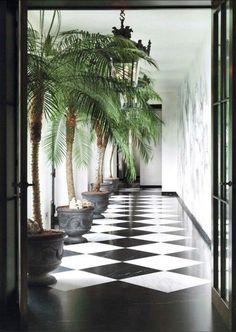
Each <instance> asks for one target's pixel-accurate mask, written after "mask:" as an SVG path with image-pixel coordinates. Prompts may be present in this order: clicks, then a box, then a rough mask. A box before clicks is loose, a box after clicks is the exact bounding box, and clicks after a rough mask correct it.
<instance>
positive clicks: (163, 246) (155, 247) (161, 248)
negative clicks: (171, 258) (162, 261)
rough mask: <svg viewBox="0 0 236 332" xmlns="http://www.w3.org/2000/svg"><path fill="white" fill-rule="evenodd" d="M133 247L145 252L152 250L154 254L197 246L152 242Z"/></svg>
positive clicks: (191, 248) (163, 253) (179, 250)
mask: <svg viewBox="0 0 236 332" xmlns="http://www.w3.org/2000/svg"><path fill="white" fill-rule="evenodd" d="M133 249H134V250H140V251H145V252H151V253H153V254H159V255H165V254H172V253H175V252H181V251H188V250H194V249H196V248H193V247H187V246H180V245H177V244H171V243H151V244H142V245H139V246H133V247H132V250H133Z"/></svg>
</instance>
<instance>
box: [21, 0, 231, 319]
mask: <svg viewBox="0 0 236 332" xmlns="http://www.w3.org/2000/svg"><path fill="white" fill-rule="evenodd" d="M130 3H131V6H132V2H130ZM168 3H171V2H168ZM228 3H229V5H230V7H229V8H230V12H231V18H233V13H234V12H233V11H234V10H235V8H234V7H233V6H234V4H233V2H231V1H229V2H228ZM30 5H31V6H32V7H34V6H35V7H34V8H38V7H39V6H41V4H39V2H38V1H31V3H30ZM51 5H52V4H49V3H48V4H47V5H46V6H49V7H50V6H51ZM71 5H72V6H74V2H73V4H71ZM90 5H91V6H94V3H92V2H89V4H88V3H87V4H86V6H90ZM208 5H209V4H208ZM60 6H62V4H60ZM81 6H82V7H83V6H84V4H82V5H81ZM103 6H105V7H106V4H105V5H103ZM133 6H135V5H133ZM172 6H173V2H172ZM32 7H31V8H32ZM140 7H142V8H144V7H145V5H144V4H143V5H142V6H140ZM154 7H155V5H154ZM231 27H233V21H231ZM231 31H232V30H231ZM233 32H234V31H232V33H233ZM222 35H223V36H224V34H222ZM232 37H233V36H232V35H231V36H230V39H231V40H232V41H233V40H234V39H233V38H232ZM231 45H232V46H234V44H231ZM222 52H223V51H222ZM231 54H233V53H232V52H231ZM232 63H234V59H232ZM233 68H234V67H233ZM231 75H233V72H231ZM232 77H234V76H232ZM232 84H234V81H233V80H232ZM233 91H235V89H233ZM231 100H232V102H234V98H233V96H231ZM224 114H225V113H224ZM233 120H234V117H233V115H232V124H233V123H234V122H233ZM222 121H223V120H222ZM224 121H225V119H224ZM232 128H233V129H234V126H233V127H232ZM222 144H223V143H222ZM222 144H221V146H222ZM232 147H233V145H232ZM232 151H234V149H232ZM230 160H231V159H230ZM233 161H234V158H232V164H233ZM232 176H233V174H232ZM232 179H233V180H234V178H233V177H232ZM229 180H230V179H229ZM227 182H228V181H227ZM232 182H233V183H234V181H232ZM232 193H233V190H232ZM231 205H232V204H231ZM231 207H232V206H231ZM222 211H224V209H222ZM221 215H222V216H223V217H222V218H223V219H222V224H221V225H223V227H221V230H222V231H221V238H222V241H225V238H224V236H225V235H224V234H225V233H226V232H225V229H226V219H227V218H226V217H224V216H225V214H224V213H223V212H222V214H221ZM232 215H233V211H232ZM230 219H231V218H230ZM233 229H234V228H233V226H232V224H229V232H230V239H231V246H232V249H234V246H233V241H232V230H233ZM215 238H218V236H217V237H215ZM22 239H24V234H22ZM222 243H223V242H222ZM223 253H224V251H223ZM231 253H232V257H230V261H231V262H232V261H233V259H232V258H233V255H234V250H232V251H231ZM224 260H225V254H223V256H222V260H221V262H222V263H223V264H222V266H226V264H225V265H224ZM223 271H224V269H223ZM230 272H231V273H234V269H233V268H232V269H231V270H230ZM222 273H224V272H222ZM232 279H233V278H232ZM230 280H231V279H230ZM231 285H232V294H233V293H234V287H233V284H231ZM223 298H224V296H223ZM233 298H234V297H233V296H232V297H229V299H230V301H231V308H234V303H233ZM233 316H235V315H232V316H231V317H230V321H231V322H232V320H233V318H232V317H233Z"/></svg>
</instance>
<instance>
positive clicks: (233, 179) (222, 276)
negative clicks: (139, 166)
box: [212, 0, 236, 331]
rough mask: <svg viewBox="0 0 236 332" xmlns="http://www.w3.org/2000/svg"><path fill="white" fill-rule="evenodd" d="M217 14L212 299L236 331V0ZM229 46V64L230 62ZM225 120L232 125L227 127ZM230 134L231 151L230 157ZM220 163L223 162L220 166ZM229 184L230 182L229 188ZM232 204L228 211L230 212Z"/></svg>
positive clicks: (224, 1) (217, 4)
mask: <svg viewBox="0 0 236 332" xmlns="http://www.w3.org/2000/svg"><path fill="white" fill-rule="evenodd" d="M212 14H213V33H212V36H213V46H212V60H213V61H212V64H213V69H212V83H213V85H212V95H213V101H212V105H213V107H212V120H213V126H212V128H213V130H212V132H213V140H212V146H213V168H212V169H213V172H212V179H213V180H212V185H213V266H214V271H213V288H212V298H213V303H214V304H215V306H216V308H217V309H218V312H219V313H220V314H221V316H222V318H223V319H224V321H225V322H226V324H227V326H228V327H229V329H230V330H231V331H236V284H235V281H236V279H235V278H236V264H233V262H235V259H236V243H235V242H236V241H235V238H234V236H233V235H234V234H236V233H235V232H236V225H235V218H236V205H235V203H234V202H235V201H236V188H235V184H236V172H234V171H233V170H234V169H235V167H236V116H235V107H236V90H235V89H236V77H235V76H236V75H235V73H236V72H235V68H236V67H235V65H236V55H235V47H236V26H235V23H236V22H235V20H236V4H235V1H234V0H233V1H232V0H220V1H219V0H218V1H214V3H213V11H212ZM227 20H228V24H227ZM227 39H228V41H227ZM227 49H228V61H229V64H228V66H227V65H226V52H227ZM222 60H223V61H222ZM219 64H220V66H219ZM217 73H218V74H217ZM227 90H228V91H227ZM227 114H228V116H229V125H228V126H227V125H226V116H227ZM226 126H227V127H228V131H227V132H226ZM219 133H220V136H219ZM226 139H227V141H228V144H227V145H228V149H229V151H230V153H229V158H228V162H226V158H227V154H226ZM219 147H220V149H219ZM227 164H228V169H226V168H225V165H227ZM218 165H220V166H219V169H218ZM226 187H228V189H227V190H226ZM219 206H220V209H219ZM227 209H228V216H227V214H226V211H227ZM227 219H228V221H227ZM227 223H228V226H227ZM227 227H228V228H227ZM219 258H220V259H219ZM227 260H228V266H227Z"/></svg>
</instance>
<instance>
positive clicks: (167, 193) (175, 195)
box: [162, 191, 178, 197]
mask: <svg viewBox="0 0 236 332" xmlns="http://www.w3.org/2000/svg"><path fill="white" fill-rule="evenodd" d="M162 196H173V197H178V194H177V192H175V191H162Z"/></svg>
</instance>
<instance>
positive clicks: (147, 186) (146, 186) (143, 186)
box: [140, 185, 162, 189]
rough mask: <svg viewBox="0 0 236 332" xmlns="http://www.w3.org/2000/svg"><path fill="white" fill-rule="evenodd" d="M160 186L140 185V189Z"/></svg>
mask: <svg viewBox="0 0 236 332" xmlns="http://www.w3.org/2000/svg"><path fill="white" fill-rule="evenodd" d="M161 187H162V186H159V185H158V186H155V185H140V188H141V189H148V188H150V189H151V188H161Z"/></svg>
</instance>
